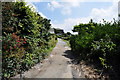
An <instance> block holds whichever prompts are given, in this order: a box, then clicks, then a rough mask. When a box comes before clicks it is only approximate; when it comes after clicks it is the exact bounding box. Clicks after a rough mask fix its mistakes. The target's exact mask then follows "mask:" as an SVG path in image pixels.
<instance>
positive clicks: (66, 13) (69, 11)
mask: <svg viewBox="0 0 120 80" xmlns="http://www.w3.org/2000/svg"><path fill="white" fill-rule="evenodd" d="M61 13H62V14H63V15H70V14H71V8H70V7H65V8H63V9H62V11H61Z"/></svg>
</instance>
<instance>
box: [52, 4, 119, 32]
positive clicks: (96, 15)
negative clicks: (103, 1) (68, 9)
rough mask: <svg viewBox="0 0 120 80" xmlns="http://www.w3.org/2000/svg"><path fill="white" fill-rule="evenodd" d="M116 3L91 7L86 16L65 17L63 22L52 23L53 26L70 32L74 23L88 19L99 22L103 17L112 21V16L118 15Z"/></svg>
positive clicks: (85, 21) (87, 20)
mask: <svg viewBox="0 0 120 80" xmlns="http://www.w3.org/2000/svg"><path fill="white" fill-rule="evenodd" d="M117 6H118V5H117V3H113V5H112V6H110V7H108V8H106V9H103V8H93V9H92V10H91V12H90V14H89V16H87V17H81V18H68V19H65V20H64V22H63V24H53V26H54V27H55V28H61V29H64V31H65V32H71V30H72V29H73V26H74V25H77V24H79V23H88V22H89V21H90V19H93V21H95V22H100V21H102V19H105V20H107V21H112V20H113V18H116V19H117V16H118V11H117V10H118V9H117Z"/></svg>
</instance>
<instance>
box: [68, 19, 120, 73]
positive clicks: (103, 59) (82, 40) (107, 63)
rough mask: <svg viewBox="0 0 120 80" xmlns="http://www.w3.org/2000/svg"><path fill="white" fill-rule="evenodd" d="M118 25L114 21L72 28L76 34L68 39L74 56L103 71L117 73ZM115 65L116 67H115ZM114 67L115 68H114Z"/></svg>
mask: <svg viewBox="0 0 120 80" xmlns="http://www.w3.org/2000/svg"><path fill="white" fill-rule="evenodd" d="M119 25H120V23H119V21H116V20H114V21H113V22H107V21H105V20H103V23H95V22H93V21H92V20H91V21H90V22H89V23H87V24H79V25H76V26H74V29H73V31H74V32H78V34H77V35H73V36H72V37H71V38H70V45H71V49H72V51H73V53H74V55H78V56H80V59H81V60H85V61H89V62H93V63H97V64H100V65H101V67H102V68H103V69H108V70H114V71H117V72H118V71H119V70H120V68H119V67H120V65H118V63H119V58H120V50H119V48H120V43H119V42H120V27H119ZM116 65H117V67H116ZM115 67H116V68H115Z"/></svg>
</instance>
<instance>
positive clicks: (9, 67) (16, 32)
mask: <svg viewBox="0 0 120 80" xmlns="http://www.w3.org/2000/svg"><path fill="white" fill-rule="evenodd" d="M2 14H3V16H2V24H3V28H2V34H3V44H2V47H3V50H2V60H3V65H2V67H3V68H2V73H3V75H2V76H3V78H9V77H11V76H14V75H16V74H18V73H21V72H22V71H26V70H28V69H30V68H31V67H32V66H33V65H34V64H36V63H38V62H40V61H41V60H42V59H44V58H45V57H46V56H47V55H48V53H46V50H48V49H49V48H51V47H54V46H55V44H56V36H55V35H52V34H50V33H49V29H50V26H51V24H50V20H48V19H46V18H43V17H41V15H39V14H38V12H35V11H33V10H32V8H31V7H30V6H28V5H26V3H25V2H3V3H2ZM51 41H52V42H53V43H50V42H51Z"/></svg>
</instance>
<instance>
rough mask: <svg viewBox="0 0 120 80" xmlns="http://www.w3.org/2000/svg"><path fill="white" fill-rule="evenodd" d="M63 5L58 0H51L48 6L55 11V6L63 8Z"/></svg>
mask: <svg viewBox="0 0 120 80" xmlns="http://www.w3.org/2000/svg"><path fill="white" fill-rule="evenodd" d="M61 7H62V5H61V4H60V3H59V2H57V1H51V2H50V3H48V8H49V9H50V10H52V11H54V9H55V8H61Z"/></svg>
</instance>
